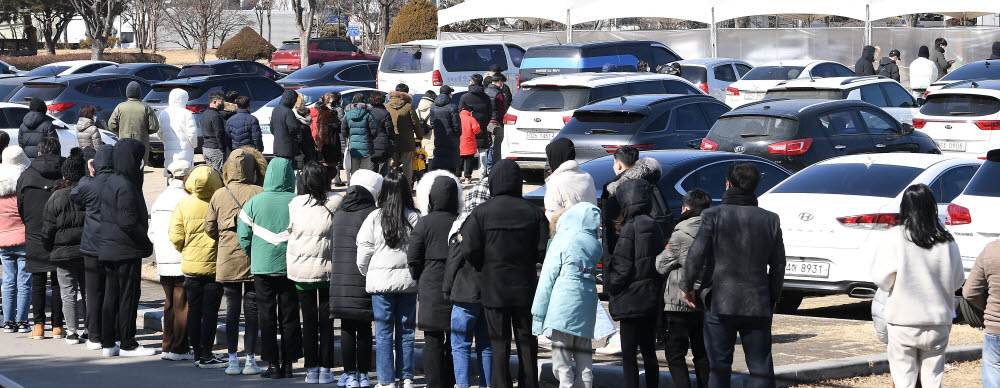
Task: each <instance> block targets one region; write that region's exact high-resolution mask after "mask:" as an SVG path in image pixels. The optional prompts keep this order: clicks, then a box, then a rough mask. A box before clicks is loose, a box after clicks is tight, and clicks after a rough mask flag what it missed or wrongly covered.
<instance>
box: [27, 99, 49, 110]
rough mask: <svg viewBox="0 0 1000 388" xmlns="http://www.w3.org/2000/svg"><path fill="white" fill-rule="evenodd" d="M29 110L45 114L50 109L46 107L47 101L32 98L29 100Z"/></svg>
mask: <svg viewBox="0 0 1000 388" xmlns="http://www.w3.org/2000/svg"><path fill="white" fill-rule="evenodd" d="M28 110H29V111H32V112H38V113H45V111H46V110H48V108H47V107H46V106H45V101H42V100H41V99H39V98H35V97H32V98H31V99H30V100H28Z"/></svg>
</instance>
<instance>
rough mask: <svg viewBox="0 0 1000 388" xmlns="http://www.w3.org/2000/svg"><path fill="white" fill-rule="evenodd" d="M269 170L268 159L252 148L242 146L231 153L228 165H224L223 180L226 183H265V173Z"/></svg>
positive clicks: (227, 160) (258, 184) (227, 161)
mask: <svg viewBox="0 0 1000 388" xmlns="http://www.w3.org/2000/svg"><path fill="white" fill-rule="evenodd" d="M266 171H267V160H266V159H264V155H261V153H260V152H258V151H257V150H255V149H252V148H240V149H237V150H234V151H233V152H232V153H230V154H229V159H226V165H225V166H223V167H222V181H223V182H225V184H227V185H228V184H230V183H245V184H248V185H257V186H260V185H263V184H264V174H265V172H266Z"/></svg>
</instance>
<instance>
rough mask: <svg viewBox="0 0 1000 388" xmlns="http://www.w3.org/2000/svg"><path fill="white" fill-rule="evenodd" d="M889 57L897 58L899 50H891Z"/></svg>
mask: <svg viewBox="0 0 1000 388" xmlns="http://www.w3.org/2000/svg"><path fill="white" fill-rule="evenodd" d="M889 56H890V57H896V58H899V50H896V49H892V51H890V52H889Z"/></svg>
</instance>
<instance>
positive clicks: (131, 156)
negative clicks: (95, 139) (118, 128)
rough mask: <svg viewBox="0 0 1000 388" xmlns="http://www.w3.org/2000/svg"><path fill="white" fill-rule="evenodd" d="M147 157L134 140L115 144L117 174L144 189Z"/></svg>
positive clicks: (142, 147)
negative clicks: (144, 166) (144, 168)
mask: <svg viewBox="0 0 1000 388" xmlns="http://www.w3.org/2000/svg"><path fill="white" fill-rule="evenodd" d="M174 90H178V89H174ZM185 93H187V92H185ZM171 94H173V92H171ZM102 148H103V147H102ZM145 156H146V147H145V146H143V145H142V143H141V142H140V141H138V140H136V139H132V138H125V139H121V140H119V141H118V143H115V148H114V166H115V173H118V174H121V175H123V176H125V178H128V180H129V181H131V182H132V183H133V184H135V185H136V186H139V187H142V169H141V166H142V159H143V157H145Z"/></svg>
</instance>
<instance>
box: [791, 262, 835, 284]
mask: <svg viewBox="0 0 1000 388" xmlns="http://www.w3.org/2000/svg"><path fill="white" fill-rule="evenodd" d="M785 276H797V277H807V278H823V279H826V278H829V277H830V263H826V262H821V261H806V260H792V259H789V260H788V261H786V262H785Z"/></svg>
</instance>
